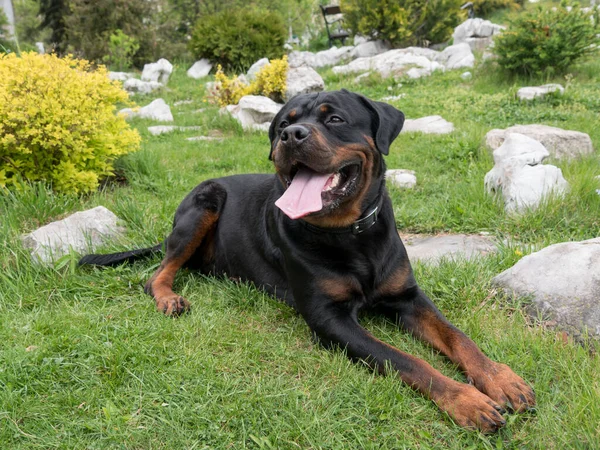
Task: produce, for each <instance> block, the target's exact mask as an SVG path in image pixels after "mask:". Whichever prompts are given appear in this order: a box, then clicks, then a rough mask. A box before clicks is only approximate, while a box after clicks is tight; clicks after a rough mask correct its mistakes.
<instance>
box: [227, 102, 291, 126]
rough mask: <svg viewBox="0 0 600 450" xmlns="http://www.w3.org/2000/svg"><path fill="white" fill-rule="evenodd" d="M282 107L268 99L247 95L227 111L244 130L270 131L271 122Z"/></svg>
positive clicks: (229, 106) (228, 107)
mask: <svg viewBox="0 0 600 450" xmlns="http://www.w3.org/2000/svg"><path fill="white" fill-rule="evenodd" d="M282 107H283V105H281V104H279V103H275V102H274V101H273V100H271V99H270V98H268V97H262V96H260V95H246V96H245V97H242V98H241V99H240V101H239V103H238V104H237V105H228V106H226V107H225V109H226V111H228V112H229V113H230V114H231V115H232V116H233V117H234V118H236V119H237V120H238V121H239V122H240V123H241V125H242V128H244V130H262V131H268V130H269V126H270V125H271V121H272V120H273V118H274V117H275V115H276V114H277V113H278V112H279V110H280V109H281V108H282Z"/></svg>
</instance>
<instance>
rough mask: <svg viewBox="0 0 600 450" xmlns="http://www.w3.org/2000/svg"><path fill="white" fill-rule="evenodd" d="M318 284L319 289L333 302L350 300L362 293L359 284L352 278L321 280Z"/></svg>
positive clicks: (342, 277)
mask: <svg viewBox="0 0 600 450" xmlns="http://www.w3.org/2000/svg"><path fill="white" fill-rule="evenodd" d="M318 283H319V288H320V289H321V290H322V291H323V292H324V293H325V294H326V295H327V296H328V297H330V298H331V299H332V300H333V301H335V302H345V301H348V300H352V298H354V297H355V296H357V295H360V294H361V293H362V288H361V286H360V283H359V282H358V280H357V279H356V278H355V277H352V276H341V277H331V278H323V279H321V280H319V282H318Z"/></svg>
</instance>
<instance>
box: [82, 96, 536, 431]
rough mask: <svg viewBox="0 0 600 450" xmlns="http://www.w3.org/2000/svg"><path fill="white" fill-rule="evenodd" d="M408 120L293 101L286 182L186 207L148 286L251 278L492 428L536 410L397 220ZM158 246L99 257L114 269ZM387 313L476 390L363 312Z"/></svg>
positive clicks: (339, 99)
mask: <svg viewBox="0 0 600 450" xmlns="http://www.w3.org/2000/svg"><path fill="white" fill-rule="evenodd" d="M403 123H404V115H403V114H402V112H400V111H398V110H397V109H396V108H394V107H392V106H390V105H388V104H385V103H381V102H376V101H371V100H369V99H367V98H365V97H363V96H361V95H358V94H355V93H352V92H348V91H346V90H342V91H335V92H322V93H319V94H305V95H299V96H297V97H294V98H293V99H292V100H291V101H289V102H288V103H287V104H286V105H285V106H284V107H283V108H282V109H281V111H280V112H279V113H278V114H277V115H276V117H275V118H274V120H273V122H272V123H271V126H270V129H269V138H270V141H271V152H270V155H269V158H270V159H271V160H272V161H273V163H274V166H275V171H276V174H252V175H235V176H229V177H224V178H218V179H213V180H208V181H204V182H203V183H201V184H200V185H198V186H197V187H196V188H195V189H194V190H193V191H192V192H190V193H189V194H188V195H187V196H186V197H185V199H184V200H183V202H182V203H181V204H180V205H179V207H178V208H177V212H176V213H175V219H174V222H173V230H172V232H171V234H170V235H169V236H168V238H167V239H166V256H165V257H164V259H163V261H162V263H161V265H160V267H159V268H158V270H157V271H156V273H154V275H153V276H152V277H151V278H150V279H149V280H148V282H147V283H146V286H145V292H147V293H148V294H150V295H152V296H153V297H154V300H155V301H156V307H157V309H158V310H159V311H162V312H163V313H165V314H167V315H179V314H181V313H183V312H184V311H187V310H188V309H189V308H190V304H189V302H188V301H187V300H186V299H184V298H183V297H181V296H180V295H178V294H177V293H175V292H173V289H172V287H173V280H174V278H175V274H176V273H177V271H178V270H179V269H180V268H181V267H184V266H185V267H189V268H191V269H197V270H199V271H200V272H202V273H204V274H212V275H226V276H228V277H234V278H236V279H237V278H239V279H242V280H246V281H250V282H252V283H254V285H256V286H257V287H259V288H261V289H264V290H266V291H267V292H269V293H270V294H272V295H273V296H275V297H278V298H280V299H282V300H283V301H285V302H286V303H288V304H289V305H290V306H292V307H293V308H295V309H296V310H297V311H298V312H299V313H300V314H301V315H302V317H303V318H304V319H305V320H306V323H307V324H308V326H309V327H310V329H311V330H312V332H313V333H314V335H315V336H316V337H317V338H318V340H319V341H320V342H321V343H322V344H324V345H325V346H326V347H340V348H342V349H345V351H346V352H347V354H348V356H349V357H350V358H352V359H355V360H362V361H365V362H367V363H368V364H369V365H370V366H371V367H373V368H374V369H376V370H378V371H380V372H385V371H386V366H388V367H389V368H391V369H393V370H394V371H396V372H397V375H398V376H399V377H400V379H401V380H402V381H404V382H405V383H407V384H408V385H409V386H411V387H413V388H414V389H416V390H418V391H419V392H421V393H422V394H423V395H425V396H427V397H429V398H431V399H432V400H433V401H434V402H435V403H436V404H437V405H438V407H439V408H441V409H442V410H444V411H446V412H447V413H448V414H449V415H450V416H451V417H452V418H453V419H454V421H455V422H456V423H458V424H459V425H462V426H463V427H467V428H479V429H480V430H482V431H483V432H493V431H496V430H497V429H498V428H500V427H502V426H503V425H504V424H505V423H506V422H505V419H504V418H503V416H502V414H503V413H504V412H505V408H508V409H511V410H513V411H516V412H522V411H524V410H526V409H529V408H531V407H533V406H534V404H535V396H534V393H533V390H532V389H531V388H530V387H529V386H528V385H527V384H526V383H525V382H524V381H523V380H522V379H521V378H520V377H519V376H517V375H516V374H515V373H514V372H513V371H512V370H511V369H510V368H509V367H508V366H506V365H504V364H500V363H497V362H494V361H492V360H490V359H489V358H487V357H486V356H485V355H484V354H483V353H482V352H481V351H480V350H479V348H478V347H477V346H476V345H475V343H474V342H473V341H471V340H470V339H469V338H468V337H467V336H465V334H463V333H462V332H461V331H459V330H458V329H457V328H455V327H454V326H453V325H452V324H450V322H448V320H446V318H444V316H443V315H442V313H440V311H439V310H438V309H437V308H436V307H435V306H434V304H433V303H432V302H431V300H430V299H429V298H428V297H427V296H426V295H425V294H424V293H423V291H421V289H420V288H419V286H418V285H417V282H416V281H415V278H414V276H413V272H412V268H411V265H410V262H409V260H408V256H407V254H406V250H405V248H404V245H403V244H402V242H401V240H400V237H399V236H398V232H397V230H396V226H395V220H394V213H393V208H392V202H391V200H390V198H389V196H388V193H387V191H386V187H385V163H384V159H383V156H384V155H387V154H388V151H389V148H390V144H391V143H392V141H393V140H394V139H395V138H396V137H397V136H398V134H399V133H400V130H401V129H402V125H403ZM161 248H162V247H161V244H159V245H157V246H156V247H153V248H147V249H141V250H133V251H129V252H123V253H117V254H112V255H88V256H86V257H84V258H83V259H82V260H81V262H80V263H81V264H96V265H115V264H120V263H122V262H124V261H130V260H133V259H136V258H139V257H142V256H144V255H148V254H151V253H152V252H156V251H161ZM361 310H369V311H372V312H375V313H380V314H382V315H384V316H386V317H388V318H390V319H391V320H393V321H394V322H395V323H397V324H398V326H399V327H401V328H402V329H404V330H407V331H408V332H410V333H412V334H413V335H414V336H416V337H418V338H420V339H422V340H423V341H425V342H427V343H428V344H430V345H431V346H433V347H434V348H435V349H436V350H438V351H440V352H442V353H443V354H444V355H446V356H447V357H448V358H449V359H450V360H451V361H453V362H454V363H456V364H457V365H458V366H459V367H460V368H461V370H463V371H464V373H465V374H466V377H467V380H468V382H469V384H465V383H460V382H458V381H455V380H453V379H451V378H448V377H446V376H444V375H442V374H441V373H440V372H438V371H437V370H435V369H434V368H433V367H431V366H430V365H429V364H427V363H426V362H424V361H422V360H420V359H418V358H416V357H414V356H411V355H409V354H407V353H404V352H402V351H400V350H398V349H396V348H394V347H392V346H390V345H388V344H386V343H384V342H382V341H380V340H378V339H377V338H375V337H374V336H373V335H372V334H370V333H369V332H368V331H367V330H366V329H365V328H363V327H362V326H361V325H360V324H359V321H358V313H359V311H361Z"/></svg>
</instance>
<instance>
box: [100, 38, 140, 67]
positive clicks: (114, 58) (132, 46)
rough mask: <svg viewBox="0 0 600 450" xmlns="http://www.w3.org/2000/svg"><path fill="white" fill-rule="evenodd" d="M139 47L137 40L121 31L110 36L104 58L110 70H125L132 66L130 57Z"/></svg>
mask: <svg viewBox="0 0 600 450" xmlns="http://www.w3.org/2000/svg"><path fill="white" fill-rule="evenodd" d="M139 48H140V45H139V44H138V42H137V40H135V39H134V38H132V37H129V36H127V35H126V34H125V33H123V31H122V30H117V31H115V32H114V33H113V34H111V35H110V40H109V42H108V55H107V56H106V57H105V58H104V60H105V62H106V63H108V65H109V66H110V68H111V69H112V70H119V71H121V70H125V69H129V68H131V66H132V57H133V55H134V54H135V52H137V51H138V49H139Z"/></svg>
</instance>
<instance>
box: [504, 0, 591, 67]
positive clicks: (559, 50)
mask: <svg viewBox="0 0 600 450" xmlns="http://www.w3.org/2000/svg"><path fill="white" fill-rule="evenodd" d="M599 19H600V17H599V13H598V10H596V11H595V13H591V12H585V11H582V9H581V7H580V6H579V5H578V4H575V5H573V7H572V9H571V10H568V9H567V6H566V4H565V3H562V4H561V5H560V6H558V7H555V8H552V9H543V8H541V7H538V8H535V9H533V10H531V11H528V12H525V13H524V14H521V15H519V16H517V17H516V18H515V20H514V21H513V22H512V23H511V24H510V26H509V28H508V30H506V31H504V32H503V33H501V34H500V35H499V36H498V37H497V38H496V45H495V47H494V52H495V53H496V55H498V64H499V65H500V67H502V68H504V69H505V70H507V71H508V72H512V73H518V74H525V75H552V74H561V73H565V72H566V71H567V69H568V68H569V67H570V66H571V65H572V64H573V63H574V62H575V61H577V60H578V59H580V58H582V57H584V56H586V55H589V54H592V53H594V52H596V51H597V48H596V45H598V44H600V39H599V38H598V37H597V34H598V33H600V23H599Z"/></svg>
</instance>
